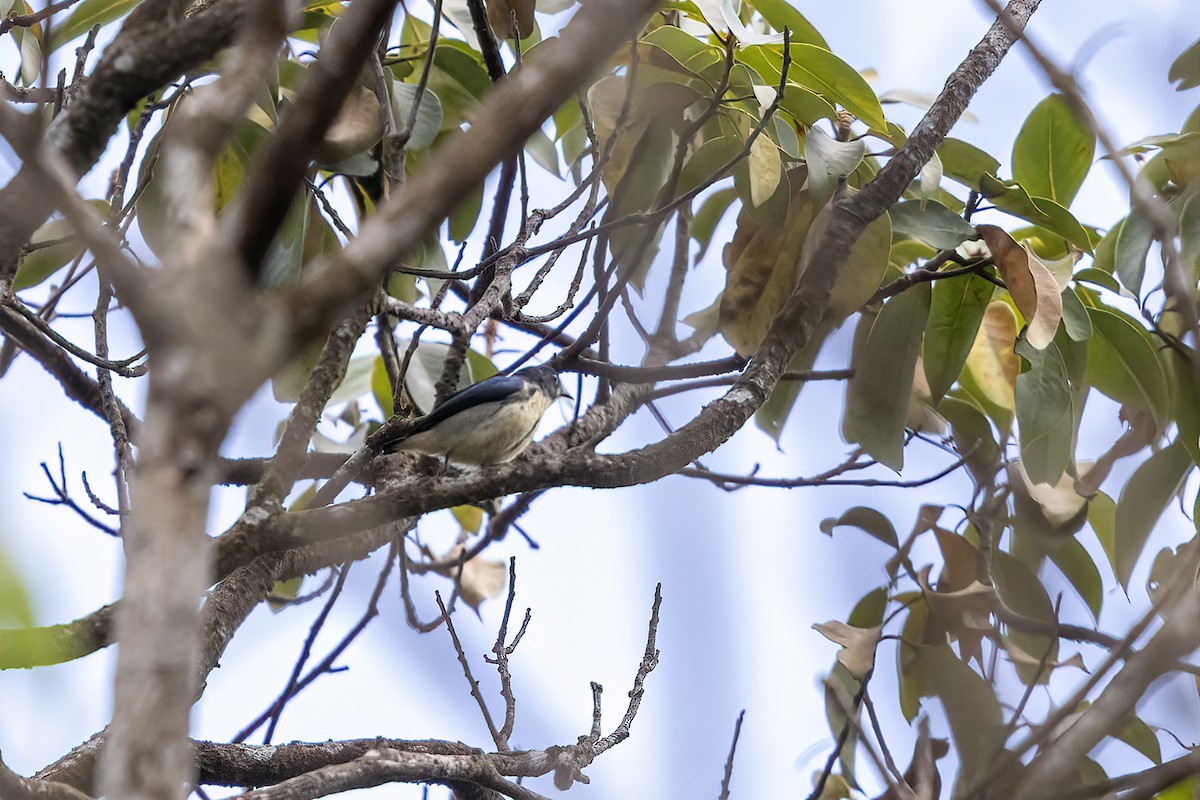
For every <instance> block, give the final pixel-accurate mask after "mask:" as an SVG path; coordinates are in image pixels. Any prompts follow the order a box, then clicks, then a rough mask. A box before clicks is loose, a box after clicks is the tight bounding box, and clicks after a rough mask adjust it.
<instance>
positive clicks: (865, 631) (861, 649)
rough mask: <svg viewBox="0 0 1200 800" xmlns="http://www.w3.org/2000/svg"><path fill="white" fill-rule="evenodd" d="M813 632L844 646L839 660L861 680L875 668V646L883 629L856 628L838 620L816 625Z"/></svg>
mask: <svg viewBox="0 0 1200 800" xmlns="http://www.w3.org/2000/svg"><path fill="white" fill-rule="evenodd" d="M813 630H815V631H816V632H817V633H819V634H821V635H822V636H824V637H825V638H826V639H828V640H829V641H831V642H833V643H834V644H840V645H841V646H842V649H841V650H839V651H838V654H837V660H838V661H840V662H841V663H842V666H844V667H845V668H846V669H848V670H850V674H851V675H853V676H854V677H856V678H858V679H859V680H862V678H863V677H865V676H866V674H867V673H868V672H870V671H871V669H872V668H873V667H874V666H875V645H877V644H879V635H880V633H882V631H883V628H882V627H879V626H876V627H874V628H856V627H854V626H853V625H847V624H846V623H844V622H839V621H838V620H830V621H829V622H826V623H819V622H818V623H816V624H814V625H813Z"/></svg>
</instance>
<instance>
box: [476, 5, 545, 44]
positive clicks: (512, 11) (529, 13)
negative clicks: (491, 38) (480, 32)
mask: <svg viewBox="0 0 1200 800" xmlns="http://www.w3.org/2000/svg"><path fill="white" fill-rule="evenodd" d="M533 7H534V0H487V12H488V25H490V26H491V28H492V33H493V34H495V36H497V37H498V38H501V39H515V38H521V39H524V38H525V37H527V36H528V35H529V34H531V33H533ZM514 25H515V28H514ZM514 33H516V34H517V35H516V36H513V34H514Z"/></svg>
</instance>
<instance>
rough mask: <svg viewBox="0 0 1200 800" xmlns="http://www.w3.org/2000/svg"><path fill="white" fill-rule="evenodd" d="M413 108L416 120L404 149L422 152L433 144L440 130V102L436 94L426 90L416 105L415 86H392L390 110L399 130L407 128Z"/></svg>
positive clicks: (400, 84)
mask: <svg viewBox="0 0 1200 800" xmlns="http://www.w3.org/2000/svg"><path fill="white" fill-rule="evenodd" d="M414 106H415V107H416V109H417V118H416V119H415V120H414V121H413V128H412V132H411V133H410V134H409V137H408V144H407V145H406V148H407V149H408V150H424V149H425V148H426V147H429V145H431V144H433V140H434V139H436V138H437V135H438V132H439V131H441V129H442V101H441V100H440V99H438V96H437V93H435V92H434V91H432V90H431V89H426V90H425V92H424V93H423V94H422V95H421V102H420V105H417V87H416V86H414V85H413V84H411V83H394V84H392V108H393V110H394V111H395V114H396V120H397V123H398V125H399V128H400V130H404V129H405V128H406V127H407V125H408V121H409V119H410V118H411V117H412V113H413V107H414Z"/></svg>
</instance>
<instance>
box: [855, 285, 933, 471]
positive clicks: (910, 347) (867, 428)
mask: <svg viewBox="0 0 1200 800" xmlns="http://www.w3.org/2000/svg"><path fill="white" fill-rule="evenodd" d="M929 306H930V287H929V284H927V283H923V284H917V285H916V286H913V287H912V288H910V289H907V290H905V291H903V292H901V293H900V294H898V295H896V296H895V297H893V298H891V299H890V300H888V301H887V302H886V303H884V305H883V308H882V309H881V310H880V312H879V316H878V317H876V319H875V320H874V324H871V322H870V320H866V319H865V318H864V321H863V322H862V323H860V327H861V326H863V325H870V332H869V333H868V334H867V335H866V337H865V341H863V342H862V346H861V348H857V347H856V348H855V350H856V352H855V354H854V358H853V365H854V377H853V378H851V380H850V383H849V385H848V386H847V389H846V412H845V414H846V415H845V418H844V419H843V420H842V433H843V435H844V436H845V438H846V440H847V441H849V442H855V443H858V444H860V445H862V448H863V450H864V451H865V452H866V453H867V454H868V455H870V456H871V457H872V458H874V459H875V460H876V461H878V462H880V463H881V464H885V465H887V466H888V467H891V468H892V469H894V470H896V471H897V472H899V471H900V469H901V468H902V467H903V466H904V423H905V420H906V419H907V417H908V401H909V396H910V395H911V394H912V382H913V373H914V370H915V369H916V364H917V355H918V354H919V353H920V350H921V334H922V333H923V332H924V330H925V321H926V319H927V318H928V316H929ZM856 338H857V336H856Z"/></svg>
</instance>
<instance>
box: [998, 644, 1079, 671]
mask: <svg viewBox="0 0 1200 800" xmlns="http://www.w3.org/2000/svg"><path fill="white" fill-rule="evenodd" d="M1003 642H1004V650H1005V652H1006V653H1008V659H1009V661H1011V662H1012V663H1014V664H1021V665H1024V666H1027V667H1038V666H1043V665H1042V660H1041V659H1040V658H1034V657H1033V656H1032V655H1030V654H1029V653H1027V652H1025V651H1024V650H1023V649H1021V648H1020V647H1018V646H1017V645H1016V644H1014V643H1013V641H1012V639H1010V638H1008V637H1007V636H1005V637H1003ZM1059 667H1074V668H1075V669H1079V670H1083V671H1084V672H1085V673H1087V674H1088V675H1091V674H1092V673H1091V670H1089V669H1088V668H1087V664H1086V663H1084V660H1083V656H1082V655H1081V654H1080V653H1076V654H1075V655H1073V656H1071V657H1070V658H1066V659H1062V660H1059V661H1048V662H1046V664H1045V665H1044V668H1045V669H1048V670H1053V669H1058V668H1059Z"/></svg>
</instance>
